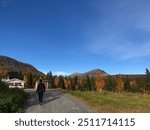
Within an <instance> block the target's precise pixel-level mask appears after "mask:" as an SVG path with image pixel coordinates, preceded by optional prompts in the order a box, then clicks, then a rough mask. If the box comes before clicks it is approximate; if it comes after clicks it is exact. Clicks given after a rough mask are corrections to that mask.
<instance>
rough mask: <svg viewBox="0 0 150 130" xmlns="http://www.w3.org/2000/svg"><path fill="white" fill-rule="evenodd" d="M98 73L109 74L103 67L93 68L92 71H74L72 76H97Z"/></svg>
mask: <svg viewBox="0 0 150 130" xmlns="http://www.w3.org/2000/svg"><path fill="white" fill-rule="evenodd" d="M96 75H102V76H107V75H108V74H107V73H106V72H105V71H103V70H101V69H93V70H90V71H88V72H85V73H79V72H76V73H73V74H71V75H70V77H75V76H79V77H85V76H90V77H96Z"/></svg>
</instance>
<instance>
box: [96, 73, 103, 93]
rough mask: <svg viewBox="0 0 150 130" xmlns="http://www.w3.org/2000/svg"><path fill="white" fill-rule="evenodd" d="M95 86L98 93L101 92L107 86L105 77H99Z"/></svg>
mask: <svg viewBox="0 0 150 130" xmlns="http://www.w3.org/2000/svg"><path fill="white" fill-rule="evenodd" d="M95 85H96V91H99V92H101V91H102V89H103V88H104V85H105V80H104V76H101V75H97V76H96V82H95Z"/></svg>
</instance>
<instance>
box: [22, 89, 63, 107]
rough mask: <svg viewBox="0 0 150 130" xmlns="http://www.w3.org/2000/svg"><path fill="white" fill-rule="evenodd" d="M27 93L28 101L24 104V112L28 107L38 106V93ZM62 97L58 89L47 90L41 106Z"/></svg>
mask: <svg viewBox="0 0 150 130" xmlns="http://www.w3.org/2000/svg"><path fill="white" fill-rule="evenodd" d="M27 93H28V99H27V101H26V103H25V110H27V109H28V108H29V107H33V106H36V105H39V99H38V93H36V91H35V90H32V91H27ZM63 95H64V93H63V92H60V91H59V90H58V89H50V90H47V91H46V92H45V93H44V96H43V103H42V105H45V104H48V103H50V102H52V101H54V100H57V99H59V98H60V97H61V96H63Z"/></svg>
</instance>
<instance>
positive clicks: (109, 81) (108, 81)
mask: <svg viewBox="0 0 150 130" xmlns="http://www.w3.org/2000/svg"><path fill="white" fill-rule="evenodd" d="M104 89H105V90H106V91H111V92H115V91H116V82H115V79H114V78H113V77H111V76H108V77H107V78H105V86H104Z"/></svg>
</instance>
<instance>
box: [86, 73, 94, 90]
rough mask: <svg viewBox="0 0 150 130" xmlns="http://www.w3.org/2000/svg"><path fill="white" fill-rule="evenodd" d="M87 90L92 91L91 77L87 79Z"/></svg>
mask: <svg viewBox="0 0 150 130" xmlns="http://www.w3.org/2000/svg"><path fill="white" fill-rule="evenodd" d="M85 87H86V88H85V89H86V90H88V91H92V87H91V81H90V77H89V76H88V75H87V76H86V79H85Z"/></svg>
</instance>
